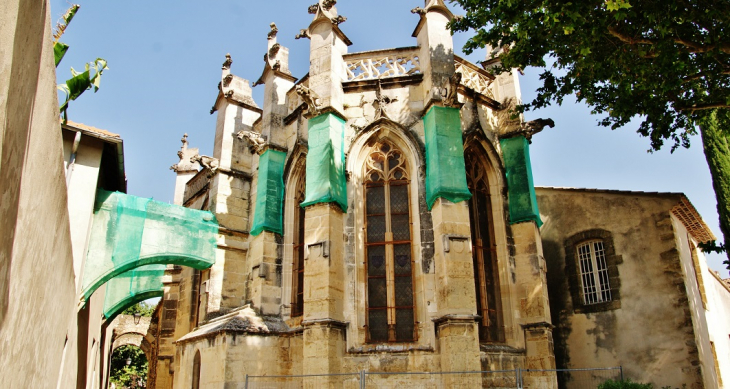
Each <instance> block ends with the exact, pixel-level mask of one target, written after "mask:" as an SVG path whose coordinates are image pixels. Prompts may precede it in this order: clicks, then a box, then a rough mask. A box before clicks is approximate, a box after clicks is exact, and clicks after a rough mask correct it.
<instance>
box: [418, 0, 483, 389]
mask: <svg viewBox="0 0 730 389" xmlns="http://www.w3.org/2000/svg"><path fill="white" fill-rule="evenodd" d="M424 4H425V6H424V8H416V9H414V10H413V12H414V13H417V14H419V15H420V18H421V20H420V21H419V23H418V26H417V27H416V30H415V32H414V33H413V35H414V36H415V37H417V38H418V45H419V47H421V56H420V57H419V59H420V60H421V69H422V70H423V73H424V77H423V84H422V85H423V88H424V93H425V98H426V99H425V101H426V104H427V109H426V114H425V115H424V117H423V125H424V133H425V136H426V202H427V204H428V206H429V208H430V209H431V217H432V218H433V233H434V236H435V237H436V239H435V241H434V264H435V267H436V302H437V307H438V311H437V315H436V318H435V319H434V322H435V323H436V329H437V334H436V335H437V338H438V341H439V349H440V352H441V370H442V371H444V372H448V371H479V370H481V362H480V360H479V330H478V327H477V323H476V320H477V316H476V315H475V313H476V289H475V286H474V268H473V258H472V253H471V231H470V227H469V206H468V204H467V203H466V202H465V201H464V200H468V199H469V198H471V193H470V192H469V189H468V188H467V185H466V169H465V167H464V145H463V142H462V132H461V115H460V108H461V105H460V104H459V102H458V96H457V94H456V86H457V85H456V84H455V83H454V79H455V78H454V74H455V71H456V67H455V63H454V43H453V39H452V37H451V33H450V32H449V29H448V28H446V24H447V23H448V22H449V21H451V20H452V19H453V17H454V15H453V14H452V13H451V11H450V10H449V9H448V8H447V7H446V5H445V4H444V2H443V1H442V0H425V2H424ZM444 386H445V387H450V386H460V387H480V386H481V376H479V375H472V376H469V375H463V376H462V375H460V376H449V375H445V376H444Z"/></svg>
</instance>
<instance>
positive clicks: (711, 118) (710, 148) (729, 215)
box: [700, 109, 730, 269]
mask: <svg viewBox="0 0 730 389" xmlns="http://www.w3.org/2000/svg"><path fill="white" fill-rule="evenodd" d="M729 121H730V111H728V110H726V109H725V110H715V111H713V112H712V113H711V114H709V115H706V116H705V117H703V118H702V119H701V120H700V130H701V132H702V143H703V146H704V148H705V158H707V164H708V165H709V166H710V173H711V174H712V178H713V180H712V186H713V188H714V189H715V194H716V196H717V213H718V214H719V215H720V230H722V233H723V235H724V236H725V244H724V245H721V246H717V245H716V244H714V246H715V248H716V249H718V248H723V249H724V248H727V247H730V132H728V131H727V127H723V125H722V123H727V122H729ZM713 243H714V242H713ZM724 263H725V265H726V266H727V267H728V269H730V261H729V260H725V262H724Z"/></svg>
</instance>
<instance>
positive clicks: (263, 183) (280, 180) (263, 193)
mask: <svg viewBox="0 0 730 389" xmlns="http://www.w3.org/2000/svg"><path fill="white" fill-rule="evenodd" d="M285 160H286V153H283V152H281V151H276V150H271V149H269V150H266V151H265V152H264V153H263V154H262V155H261V158H260V159H259V176H258V183H257V187H256V209H255V210H254V215H253V227H252V228H251V234H252V235H254V236H257V235H258V234H260V233H261V231H264V230H266V231H270V232H275V233H277V234H283V233H284V221H283V207H284V161H285Z"/></svg>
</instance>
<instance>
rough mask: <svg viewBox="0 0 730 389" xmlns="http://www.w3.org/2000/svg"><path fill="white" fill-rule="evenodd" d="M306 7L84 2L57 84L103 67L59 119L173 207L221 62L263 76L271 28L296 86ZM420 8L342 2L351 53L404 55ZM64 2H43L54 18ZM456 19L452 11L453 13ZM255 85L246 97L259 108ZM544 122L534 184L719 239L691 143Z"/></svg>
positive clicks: (587, 121) (586, 113) (525, 81)
mask: <svg viewBox="0 0 730 389" xmlns="http://www.w3.org/2000/svg"><path fill="white" fill-rule="evenodd" d="M314 2H315V0H308V1H302V0H270V1H265V2H261V1H251V0H210V1H206V2H199V1H195V2H194V1H189V0H177V1H172V0H157V1H140V0H128V1H123V2H122V1H108V0H107V1H93V2H92V1H82V2H81V3H79V4H80V5H81V9H80V10H79V13H78V14H77V15H76V17H75V18H74V20H73V21H72V23H71V24H70V26H69V28H68V29H67V31H66V34H65V35H64V36H63V37H62V39H61V40H62V41H63V42H65V43H67V44H69V45H70V46H71V47H70V49H69V52H68V53H67V55H66V57H65V58H64V60H63V62H62V63H61V65H60V66H59V67H58V70H57V72H58V79H59V82H61V81H64V80H66V79H67V78H69V77H70V70H69V67H74V68H75V69H77V70H78V69H82V68H83V66H84V63H85V62H89V61H93V60H94V59H96V58H97V57H101V58H104V59H106V60H107V61H108V64H109V68H110V69H109V70H108V71H107V72H105V73H104V75H103V77H102V81H101V89H100V90H99V92H98V93H96V94H93V93H92V92H91V91H89V92H86V94H84V95H83V96H81V97H80V98H79V99H78V100H76V101H74V102H71V104H70V109H69V111H68V114H69V119H70V120H73V121H76V122H81V123H84V124H88V125H91V126H95V127H98V128H103V129H105V130H108V131H112V132H115V133H118V134H120V135H121V136H122V138H123V139H124V149H125V165H126V173H127V179H128V181H129V185H128V192H129V193H130V194H134V195H137V196H143V197H153V198H155V199H156V200H160V201H172V195H173V186H174V173H173V172H172V171H170V170H169V167H170V165H172V164H175V163H177V161H178V158H177V155H176V153H177V151H178V149H179V147H180V138H181V137H182V135H183V133H188V135H189V138H188V139H189V141H190V144H191V146H192V147H200V150H201V153H202V154H206V155H212V150H213V137H214V134H215V115H210V114H209V111H210V108H211V106H212V105H213V102H214V101H215V98H216V95H217V85H218V82H219V81H220V68H221V64H222V63H223V61H224V60H225V55H226V53H230V54H231V56H232V58H233V66H232V68H231V70H232V72H233V73H234V74H236V75H237V76H240V77H243V78H246V79H248V80H251V81H252V82H253V81H255V80H256V79H258V77H259V76H260V75H261V72H262V70H263V65H264V62H263V56H264V53H265V52H266V34H267V33H268V32H269V23H271V22H275V23H276V24H277V26H278V28H279V34H278V41H279V43H280V44H282V45H283V46H286V47H288V48H289V51H290V57H289V58H290V59H289V66H290V69H291V71H292V73H293V75H294V76H296V77H301V76H303V75H304V74H306V73H307V72H308V71H309V41H307V40H294V36H295V35H296V34H297V32H299V30H300V29H303V28H306V27H307V26H308V25H309V22H310V21H311V15H309V14H307V6H309V5H310V3H314ZM422 3H423V2H422V1H421V0H391V1H384V0H372V1H367V2H363V1H351V0H341V1H340V2H339V3H338V4H337V7H338V10H339V13H340V14H341V15H344V16H346V17H347V18H348V20H347V22H345V23H344V24H342V25H341V26H340V27H341V28H342V30H343V31H344V32H345V34H347V36H348V37H349V38H350V40H352V42H353V46H351V47H350V49H349V51H350V52H357V51H365V50H376V49H384V48H391V47H402V46H414V45H416V40H415V38H412V37H411V34H412V32H413V29H414V28H415V26H416V23H417V21H418V17H417V16H416V15H412V14H411V13H410V10H411V9H412V8H414V7H416V6H422V5H423V4H422ZM69 6H70V4H69V3H67V2H65V1H60V0H52V1H51V13H52V19H53V20H54V21H55V20H58V19H59V18H60V16H61V15H62V14H63V13H64V12H65V10H66V9H67V8H68V7H69ZM451 8H452V10H453V11H454V13H456V14H459V13H460V10H459V9H457V8H456V7H454V6H451ZM468 38H469V34H468V33H462V34H457V35H455V36H454V47H455V50H456V53H457V54H459V55H461V56H463V57H466V58H467V59H469V60H471V61H472V62H476V61H479V60H482V59H484V57H485V51H484V50H481V51H477V52H474V53H472V54H471V55H468V56H467V55H464V54H463V53H461V52H460V51H461V49H460V48H461V47H462V46H463V44H464V42H465V41H466V39H468ZM539 72H540V71H539V69H526V71H525V75H524V76H523V77H521V80H520V82H521V85H522V93H523V99H524V100H525V101H529V100H531V98H532V97H534V94H535V93H534V91H535V89H536V88H537V87H538V86H539V85H540V81H539V80H538V74H539ZM263 88H264V87H263V86H259V87H257V88H254V99H255V100H256V101H257V103H258V104H259V105H262V104H263ZM540 117H542V118H548V117H549V118H552V119H553V120H554V121H555V123H556V127H555V128H548V129H546V130H545V131H543V132H542V133H540V134H537V135H536V136H535V137H534V138H533V144H532V147H531V153H532V155H531V157H532V163H533V174H534V179H535V184H536V185H538V186H559V187H581V188H600V189H621V190H634V191H649V192H683V193H685V194H686V195H687V196H688V197H689V199H690V201H691V202H692V203H693V204H694V206H695V207H696V208H697V210H698V211H699V212H700V214H701V215H702V216H703V218H704V220H705V222H706V223H707V224H708V225H709V226H710V228H711V229H712V230H713V232H714V233H715V235H716V236H718V237H721V236H722V235H721V234H720V229H719V224H718V216H717V209H716V201H715V196H714V192H713V190H712V182H711V180H710V174H709V170H708V167H707V163H706V161H705V157H704V154H703V153H702V144H701V140H700V138H699V136H695V137H693V138H692V147H690V149H679V150H677V151H675V152H674V154H670V152H669V148H667V149H666V150H661V151H659V152H655V153H653V154H650V153H647V150H648V148H649V141H648V140H647V139H646V138H641V137H640V136H639V135H638V134H636V133H635V131H636V129H637V128H638V122H635V123H632V124H633V125H629V126H626V127H624V128H622V129H619V130H615V131H611V130H610V129H607V128H604V127H600V126H598V124H597V120H598V119H599V117H597V116H592V115H591V114H590V109H589V108H588V107H587V106H585V105H583V104H575V103H572V102H565V103H564V104H563V105H562V106H554V107H550V108H547V109H542V110H539V111H534V112H528V113H527V114H526V115H525V118H526V120H532V119H536V118H540ZM724 258H725V257H724V256H722V255H709V256H708V260H709V263H710V267H712V268H713V269H715V270H718V271H720V273H721V275H722V276H723V277H727V276H728V272H727V270H725V269H724V266H723V265H722V260H723V259H724Z"/></svg>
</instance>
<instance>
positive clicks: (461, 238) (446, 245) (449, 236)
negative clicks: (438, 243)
mask: <svg viewBox="0 0 730 389" xmlns="http://www.w3.org/2000/svg"><path fill="white" fill-rule="evenodd" d="M441 238H442V239H443V242H444V252H445V253H449V252H451V241H452V240H459V241H464V242H466V245H467V249H468V250H469V252H471V244H470V240H471V238H470V237H468V236H465V235H456V234H445V235H443V236H442V237H441Z"/></svg>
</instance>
